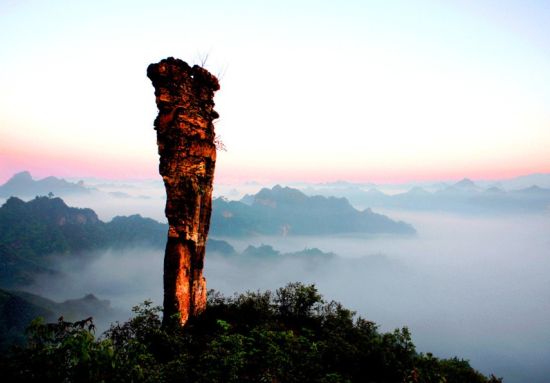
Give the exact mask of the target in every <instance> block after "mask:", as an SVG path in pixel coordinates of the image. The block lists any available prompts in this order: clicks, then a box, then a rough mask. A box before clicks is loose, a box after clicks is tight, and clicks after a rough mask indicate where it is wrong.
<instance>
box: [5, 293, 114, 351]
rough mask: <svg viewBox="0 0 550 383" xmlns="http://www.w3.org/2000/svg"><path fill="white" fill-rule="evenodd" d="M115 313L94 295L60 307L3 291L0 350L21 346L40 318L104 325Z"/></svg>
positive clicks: (107, 304) (28, 296) (27, 295)
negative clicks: (91, 320) (29, 329)
mask: <svg viewBox="0 0 550 383" xmlns="http://www.w3.org/2000/svg"><path fill="white" fill-rule="evenodd" d="M113 311H114V310H113V309H112V308H111V305H110V302H109V301H107V300H100V299H98V298H96V297H95V296H94V295H93V294H88V295H86V296H84V297H83V298H80V299H71V300H66V301H64V302H61V303H57V302H54V301H52V300H50V299H47V298H44V297H41V296H39V295H35V294H30V293H27V292H23V291H7V290H1V289H0V350H4V349H6V347H7V346H9V345H11V344H14V343H15V344H17V343H19V344H21V343H22V342H23V341H24V339H25V337H24V333H25V329H26V328H27V326H28V325H29V324H30V322H31V321H32V320H33V319H35V318H37V317H42V318H43V319H44V320H46V321H49V322H53V321H57V319H58V318H59V317H63V320H66V321H75V320H79V319H82V318H87V317H93V318H94V319H95V320H98V321H102V320H105V319H108V318H110V317H112V315H113Z"/></svg>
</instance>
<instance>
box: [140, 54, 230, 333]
mask: <svg viewBox="0 0 550 383" xmlns="http://www.w3.org/2000/svg"><path fill="white" fill-rule="evenodd" d="M147 76H148V77H149V78H150V79H151V81H152V82H153V86H154V87H155V96H156V102H157V107H158V109H159V113H158V116H157V118H156V119H155V129H156V131H157V144H158V151H159V155H160V165H159V172H160V174H161V176H162V178H163V180H164V186H165V187H166V197H167V198H166V217H167V218H168V224H169V230H168V242H167V244H166V253H165V257H164V319H163V321H164V323H165V324H167V323H168V322H172V321H176V320H177V321H179V323H180V324H185V323H186V322H187V320H188V319H189V317H190V316H194V315H196V314H198V313H200V312H201V311H202V310H204V308H205V307H206V280H205V278H204V277H203V275H202V269H203V264H204V251H205V245H206V238H207V235H208V228H209V224H210V215H211V211H212V183H213V180H214V166H215V163H216V145H215V144H214V138H215V133H214V125H213V123H212V121H213V120H215V119H216V118H218V114H217V113H216V111H214V101H213V99H214V92H215V91H217V90H218V89H219V88H220V86H219V83H218V80H217V78H216V77H215V76H213V75H212V74H210V73H209V72H208V71H207V70H206V69H203V68H201V67H199V66H197V65H195V66H193V67H190V66H189V65H188V64H187V63H186V62H184V61H182V60H178V59H174V58H172V57H169V58H167V59H164V60H162V61H160V62H159V63H158V64H151V65H149V67H148V68H147ZM175 314H179V315H175Z"/></svg>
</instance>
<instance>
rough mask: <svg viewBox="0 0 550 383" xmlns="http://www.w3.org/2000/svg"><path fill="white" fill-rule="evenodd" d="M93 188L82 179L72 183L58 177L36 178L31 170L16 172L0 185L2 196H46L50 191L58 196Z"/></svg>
mask: <svg viewBox="0 0 550 383" xmlns="http://www.w3.org/2000/svg"><path fill="white" fill-rule="evenodd" d="M92 190H93V189H90V188H87V187H86V186H84V183H83V182H82V181H80V182H78V183H72V182H67V181H65V180H64V179H61V178H56V177H46V178H43V179H41V180H34V179H33V178H32V176H31V174H30V173H29V172H27V171H24V172H20V173H17V174H15V175H14V176H13V177H11V178H10V179H9V180H8V181H7V182H6V183H5V184H3V185H0V197H4V198H7V197H12V196H14V197H35V196H46V195H48V194H49V193H53V194H54V195H58V196H69V195H77V194H80V195H86V194H90V192H91V191H92Z"/></svg>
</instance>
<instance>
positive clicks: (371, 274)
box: [34, 211, 550, 383]
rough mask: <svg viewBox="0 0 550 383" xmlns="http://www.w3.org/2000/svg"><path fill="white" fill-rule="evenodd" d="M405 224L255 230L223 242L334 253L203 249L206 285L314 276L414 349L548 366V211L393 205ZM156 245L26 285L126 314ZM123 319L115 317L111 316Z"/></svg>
mask: <svg viewBox="0 0 550 383" xmlns="http://www.w3.org/2000/svg"><path fill="white" fill-rule="evenodd" d="M391 215H392V217H395V218H398V219H403V220H406V221H408V222H411V223H413V225H414V226H415V227H416V229H417V230H418V235H417V236H416V237H406V238H403V237H396V236H370V237H357V236H337V237H323V238H316V237H286V238H284V237H255V238H247V239H242V240H239V241H236V240H229V241H230V243H231V244H232V245H233V246H235V248H236V249H237V250H238V251H242V250H243V249H244V248H245V247H246V246H248V245H249V244H253V245H259V244H262V243H263V244H269V245H272V246H273V247H274V248H276V249H278V250H280V251H282V252H291V251H299V250H303V249H304V248H306V247H309V248H311V247H318V248H320V249H321V250H323V251H326V252H334V253H336V254H338V255H339V257H335V258H331V259H329V260H315V259H313V260H311V259H307V258H285V259H283V260H278V261H277V260H270V261H265V260H251V259H243V258H239V257H238V256H235V257H224V256H221V255H218V254H208V255H207V259H206V266H205V273H206V277H207V281H208V287H209V288H214V289H216V290H219V291H222V292H223V293H225V294H232V293H233V292H236V291H246V290H257V289H262V290H263V289H274V288H277V287H280V286H282V285H284V284H285V283H287V282H291V281H301V282H304V283H315V284H316V285H317V286H318V288H319V290H320V292H321V293H322V294H323V295H324V297H325V298H326V299H328V300H332V299H334V300H338V301H340V302H342V303H343V304H344V305H345V306H346V307H349V308H351V309H353V310H355V311H357V313H358V315H361V316H363V317H366V318H368V319H370V320H372V321H374V322H376V323H378V324H379V325H380V326H381V329H382V330H392V329H393V328H396V327H401V326H408V327H409V328H410V329H411V330H412V333H413V338H414V341H415V344H416V345H417V347H418V350H419V351H431V352H434V353H435V354H436V355H438V356H442V357H450V356H455V355H457V356H459V357H462V358H466V359H469V360H470V361H471V363H472V365H473V366H474V367H475V368H478V369H480V370H481V371H483V372H484V373H491V372H492V373H495V374H497V375H500V376H504V377H505V381H506V382H510V383H514V382H525V381H529V382H543V381H545V379H546V377H547V376H550V367H549V366H548V365H547V360H549V359H550V346H549V345H550V342H549V340H550V319H549V318H550V289H549V287H548V286H550V257H549V254H550V237H548V233H549V232H550V216H548V215H538V216H536V215H530V216H527V215H526V216H520V215H516V216H509V217H499V218H498V219H497V218H495V219H484V218H479V217H478V218H473V217H458V216H453V215H443V214H417V213H414V214H412V213H402V212H396V211H394V212H392V213H391ZM162 262H163V254H162V251H159V250H148V249H127V250H124V251H109V252H106V253H104V254H101V255H100V256H99V257H97V258H96V260H95V261H93V262H91V263H90V264H87V265H80V264H70V263H67V264H66V269H65V273H66V275H67V276H66V277H65V278H63V279H56V280H48V281H45V280H42V281H40V283H39V285H38V286H36V287H35V288H34V291H35V292H37V293H40V294H44V295H46V296H48V297H51V298H55V299H58V300H62V299H67V298H75V297H79V296H82V295H84V294H86V293H89V292H92V293H94V294H96V295H98V296H99V297H100V298H107V299H110V300H111V302H112V304H113V305H114V306H115V307H118V308H123V309H125V310H126V311H125V312H126V313H129V308H130V307H131V306H132V305H135V304H138V303H139V302H142V301H143V300H145V299H153V300H154V301H155V303H157V304H161V303H162ZM119 319H122V320H123V319H125V318H119Z"/></svg>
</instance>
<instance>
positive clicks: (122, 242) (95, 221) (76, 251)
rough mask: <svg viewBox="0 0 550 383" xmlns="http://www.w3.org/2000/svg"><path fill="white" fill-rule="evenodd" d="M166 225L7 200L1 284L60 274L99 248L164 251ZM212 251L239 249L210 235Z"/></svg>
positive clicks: (1, 229)
mask: <svg viewBox="0 0 550 383" xmlns="http://www.w3.org/2000/svg"><path fill="white" fill-rule="evenodd" d="M167 231H168V225H166V224H163V223H159V222H157V221H154V220H152V219H150V218H143V217H141V216H140V215H132V216H129V217H120V216H119V217H115V218H113V219H112V220H111V221H110V222H107V223H105V222H103V221H101V220H100V219H99V218H98V217H97V214H96V213H95V212H94V211H93V210H91V209H80V208H74V207H69V206H67V205H66V204H65V202H63V200H62V199H61V198H49V197H36V198H34V199H32V200H30V201H29V202H24V201H22V200H20V199H19V198H16V197H12V198H9V199H8V200H7V201H6V203H5V204H4V205H3V206H2V207H0V286H2V287H7V288H13V287H17V286H23V285H27V284H30V283H32V281H33V280H34V276H35V275H36V274H49V275H56V274H59V273H60V271H59V264H60V263H61V262H63V261H64V260H66V259H69V258H70V257H75V256H76V257H78V258H79V259H81V260H86V259H91V258H93V256H94V255H96V254H97V253H98V251H100V250H105V249H108V248H127V247H140V246H148V247H153V248H158V249H163V248H164V246H165V244H166V233H167ZM207 248H208V250H209V251H216V252H218V253H223V254H226V255H229V254H233V253H235V249H233V248H232V247H231V245H229V244H228V243H226V242H224V241H217V240H215V239H210V240H209V241H208V244H207Z"/></svg>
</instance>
